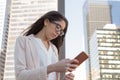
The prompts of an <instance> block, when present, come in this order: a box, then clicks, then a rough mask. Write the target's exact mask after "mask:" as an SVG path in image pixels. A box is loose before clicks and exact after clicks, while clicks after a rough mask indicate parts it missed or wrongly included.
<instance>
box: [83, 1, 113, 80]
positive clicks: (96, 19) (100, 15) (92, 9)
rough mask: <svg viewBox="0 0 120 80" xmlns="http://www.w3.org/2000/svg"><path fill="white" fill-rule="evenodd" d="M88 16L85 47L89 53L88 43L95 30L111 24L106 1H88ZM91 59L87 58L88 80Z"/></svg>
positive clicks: (109, 9) (109, 8)
mask: <svg viewBox="0 0 120 80" xmlns="http://www.w3.org/2000/svg"><path fill="white" fill-rule="evenodd" d="M87 10H88V14H87V19H86V21H87V22H86V26H87V28H86V29H87V30H86V32H87V35H86V36H87V38H86V41H85V42H86V44H88V45H86V46H87V47H86V48H87V49H88V53H90V45H89V41H90V39H91V36H92V35H93V33H94V31H95V30H96V29H102V28H103V26H104V25H105V24H108V23H111V13H110V11H111V6H109V5H108V3H107V2H106V1H97V0H88V9H87ZM90 62H91V58H89V73H90V75H89V79H88V80H92V79H91V63H90Z"/></svg>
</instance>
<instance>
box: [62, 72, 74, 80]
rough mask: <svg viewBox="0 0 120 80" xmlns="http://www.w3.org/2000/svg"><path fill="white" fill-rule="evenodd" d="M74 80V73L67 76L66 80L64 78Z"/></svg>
mask: <svg viewBox="0 0 120 80" xmlns="http://www.w3.org/2000/svg"><path fill="white" fill-rule="evenodd" d="M73 79H74V75H73V74H72V73H69V74H67V75H65V78H64V80H73Z"/></svg>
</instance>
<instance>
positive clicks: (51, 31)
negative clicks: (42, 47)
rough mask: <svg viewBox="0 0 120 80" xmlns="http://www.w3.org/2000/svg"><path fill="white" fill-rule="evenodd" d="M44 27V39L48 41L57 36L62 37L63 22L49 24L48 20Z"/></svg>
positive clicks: (64, 24)
mask: <svg viewBox="0 0 120 80" xmlns="http://www.w3.org/2000/svg"><path fill="white" fill-rule="evenodd" d="M45 25H46V37H47V39H49V40H52V39H55V38H56V37H58V36H62V35H64V31H63V30H64V29H65V26H66V23H65V21H64V20H61V21H53V22H50V21H49V20H48V21H46V22H45Z"/></svg>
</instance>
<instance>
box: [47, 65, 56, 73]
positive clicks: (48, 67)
mask: <svg viewBox="0 0 120 80" xmlns="http://www.w3.org/2000/svg"><path fill="white" fill-rule="evenodd" d="M51 72H55V65H54V64H51V65H48V66H47V74H49V73H51Z"/></svg>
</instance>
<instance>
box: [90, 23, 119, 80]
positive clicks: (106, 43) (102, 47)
mask: <svg viewBox="0 0 120 80" xmlns="http://www.w3.org/2000/svg"><path fill="white" fill-rule="evenodd" d="M90 58H91V62H90V63H91V80H119V79H120V28H118V27H116V26H115V25H114V24H107V25H105V27H104V28H103V29H97V30H96V31H95V32H94V34H93V35H92V37H91V39H90Z"/></svg>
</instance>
